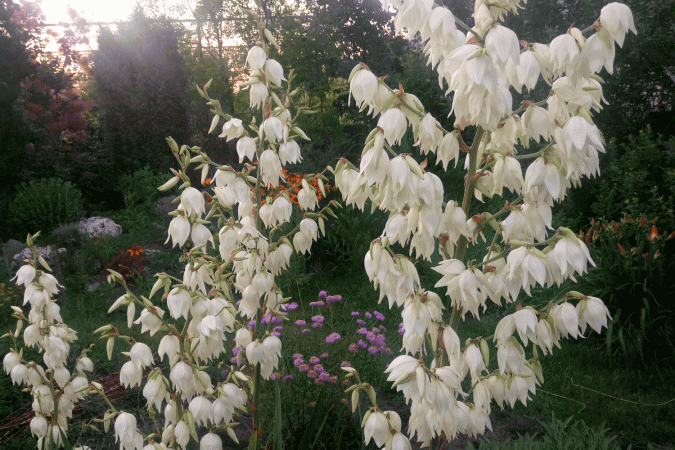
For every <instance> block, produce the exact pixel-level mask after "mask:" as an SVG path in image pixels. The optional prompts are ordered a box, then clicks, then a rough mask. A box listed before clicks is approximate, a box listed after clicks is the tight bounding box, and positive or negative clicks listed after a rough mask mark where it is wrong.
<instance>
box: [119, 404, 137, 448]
mask: <svg viewBox="0 0 675 450" xmlns="http://www.w3.org/2000/svg"><path fill="white" fill-rule="evenodd" d="M115 442H119V443H120V450H141V448H142V447H143V435H141V433H139V432H138V430H137V429H136V417H134V416H133V415H132V414H129V413H125V412H123V413H120V414H119V415H118V416H117V418H116V419H115Z"/></svg>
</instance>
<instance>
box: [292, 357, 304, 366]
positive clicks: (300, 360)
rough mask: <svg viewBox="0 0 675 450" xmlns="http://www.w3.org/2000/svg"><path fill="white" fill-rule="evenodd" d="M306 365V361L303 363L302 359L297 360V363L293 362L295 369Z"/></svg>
mask: <svg viewBox="0 0 675 450" xmlns="http://www.w3.org/2000/svg"><path fill="white" fill-rule="evenodd" d="M304 363H305V361H303V359H302V358H298V359H296V360H295V361H293V365H294V366H295V367H300V366H301V365H303V364H304Z"/></svg>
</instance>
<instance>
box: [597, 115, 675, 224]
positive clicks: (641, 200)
mask: <svg viewBox="0 0 675 450" xmlns="http://www.w3.org/2000/svg"><path fill="white" fill-rule="evenodd" d="M674 150H675V137H671V138H670V139H668V140H666V139H664V138H663V137H662V136H656V137H655V136H654V135H653V133H652V131H651V129H650V128H649V127H648V128H647V129H646V130H645V131H642V132H640V134H638V135H631V136H629V138H628V142H626V143H624V144H620V145H617V143H616V142H615V141H612V142H611V143H610V144H609V145H608V148H607V153H608V155H616V156H615V159H614V160H613V161H612V162H611V163H610V166H609V169H608V170H607V171H606V173H603V174H602V178H601V182H600V186H599V188H598V192H597V194H596V200H595V202H594V203H593V205H592V207H591V208H592V210H593V214H594V216H595V217H605V218H607V219H610V220H619V219H620V218H621V217H623V215H624V214H629V215H631V216H633V217H636V218H637V217H650V218H653V217H658V218H659V222H660V224H661V226H665V227H667V228H669V229H673V228H675V213H674V211H673V210H674V209H675V154H674V153H673V151H674Z"/></svg>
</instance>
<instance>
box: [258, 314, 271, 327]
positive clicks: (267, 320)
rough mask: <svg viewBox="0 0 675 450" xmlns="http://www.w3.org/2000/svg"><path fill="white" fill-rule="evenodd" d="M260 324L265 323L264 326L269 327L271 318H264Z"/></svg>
mask: <svg viewBox="0 0 675 450" xmlns="http://www.w3.org/2000/svg"><path fill="white" fill-rule="evenodd" d="M260 323H264V324H267V325H269V323H270V316H263V318H262V319H260Z"/></svg>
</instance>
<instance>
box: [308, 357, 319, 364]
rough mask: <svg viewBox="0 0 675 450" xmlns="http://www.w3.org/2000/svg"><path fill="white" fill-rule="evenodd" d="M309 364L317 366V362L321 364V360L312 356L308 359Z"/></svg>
mask: <svg viewBox="0 0 675 450" xmlns="http://www.w3.org/2000/svg"><path fill="white" fill-rule="evenodd" d="M309 362H310V363H311V364H319V362H321V360H320V359H319V358H317V357H316V356H312V357H311V358H309Z"/></svg>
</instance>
